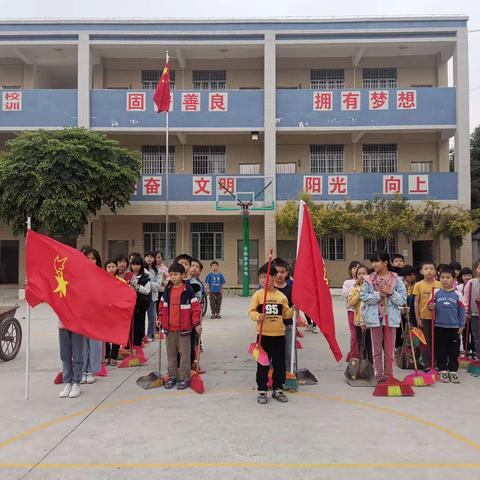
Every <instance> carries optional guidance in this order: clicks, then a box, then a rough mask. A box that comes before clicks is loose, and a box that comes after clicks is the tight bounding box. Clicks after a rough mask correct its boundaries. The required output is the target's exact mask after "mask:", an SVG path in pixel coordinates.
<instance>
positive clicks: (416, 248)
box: [412, 240, 433, 268]
mask: <svg viewBox="0 0 480 480" xmlns="http://www.w3.org/2000/svg"><path fill="white" fill-rule="evenodd" d="M412 250H413V266H414V267H415V268H418V267H419V266H420V264H421V263H422V262H426V261H428V260H433V240H416V241H414V242H413V243H412Z"/></svg>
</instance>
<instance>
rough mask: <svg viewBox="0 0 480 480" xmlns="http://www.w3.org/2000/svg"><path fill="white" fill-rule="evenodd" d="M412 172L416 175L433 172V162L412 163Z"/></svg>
mask: <svg viewBox="0 0 480 480" xmlns="http://www.w3.org/2000/svg"><path fill="white" fill-rule="evenodd" d="M410 171H412V172H415V173H428V172H431V171H432V162H412V163H411V164H410Z"/></svg>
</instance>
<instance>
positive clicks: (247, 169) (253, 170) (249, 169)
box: [239, 163, 260, 175]
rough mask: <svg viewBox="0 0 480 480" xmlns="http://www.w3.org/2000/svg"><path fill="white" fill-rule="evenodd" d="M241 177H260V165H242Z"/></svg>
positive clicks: (240, 165)
mask: <svg viewBox="0 0 480 480" xmlns="http://www.w3.org/2000/svg"><path fill="white" fill-rule="evenodd" d="M239 167H240V175H258V174H259V173H260V164H259V163H240V164H239Z"/></svg>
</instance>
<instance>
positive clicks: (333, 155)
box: [310, 145, 344, 173]
mask: <svg viewBox="0 0 480 480" xmlns="http://www.w3.org/2000/svg"><path fill="white" fill-rule="evenodd" d="M343 162H344V150H343V145H310V170H311V173H337V172H343Z"/></svg>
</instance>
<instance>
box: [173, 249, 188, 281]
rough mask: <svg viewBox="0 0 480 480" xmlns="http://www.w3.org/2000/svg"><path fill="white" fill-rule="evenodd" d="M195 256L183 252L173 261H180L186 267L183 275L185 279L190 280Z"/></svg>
mask: <svg viewBox="0 0 480 480" xmlns="http://www.w3.org/2000/svg"><path fill="white" fill-rule="evenodd" d="M192 260H193V257H191V256H190V255H188V253H181V254H180V255H178V256H177V257H175V260H174V261H173V263H179V264H180V265H182V266H183V268H184V269H185V274H184V275H183V280H184V281H186V282H188V281H189V280H190V267H191V266H192Z"/></svg>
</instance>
